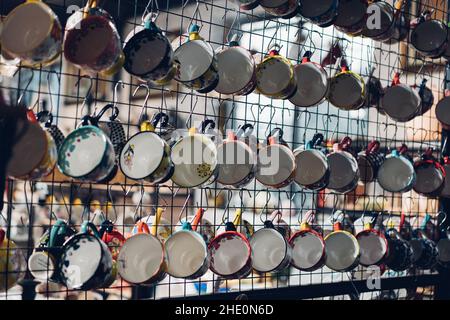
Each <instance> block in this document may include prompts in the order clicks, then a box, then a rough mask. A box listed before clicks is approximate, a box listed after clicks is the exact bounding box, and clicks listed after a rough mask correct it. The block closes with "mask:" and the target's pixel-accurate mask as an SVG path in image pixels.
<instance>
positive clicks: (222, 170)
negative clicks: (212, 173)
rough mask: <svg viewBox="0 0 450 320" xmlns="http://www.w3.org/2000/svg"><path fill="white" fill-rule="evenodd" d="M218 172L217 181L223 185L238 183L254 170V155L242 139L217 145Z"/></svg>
mask: <svg viewBox="0 0 450 320" xmlns="http://www.w3.org/2000/svg"><path fill="white" fill-rule="evenodd" d="M217 159H218V162H219V173H218V176H217V182H219V183H221V184H224V185H233V184H238V183H239V182H241V181H243V180H244V179H246V178H247V177H248V176H249V175H250V174H251V173H252V172H253V170H254V167H255V165H256V157H255V156H254V154H253V152H252V151H251V150H250V148H249V147H248V146H247V145H246V144H245V143H244V142H242V141H231V142H225V143H222V144H220V145H219V146H218V147H217Z"/></svg>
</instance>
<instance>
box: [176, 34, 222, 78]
mask: <svg viewBox="0 0 450 320" xmlns="http://www.w3.org/2000/svg"><path fill="white" fill-rule="evenodd" d="M187 39H189V37H187ZM196 41H200V42H203V43H204V44H205V45H207V46H208V49H210V50H211V52H210V53H211V61H210V63H209V65H208V67H207V68H206V70H204V72H203V73H202V74H201V75H199V76H198V77H196V78H193V79H187V80H182V79H180V78H179V77H178V76H177V72H175V75H174V79H175V80H176V81H178V82H181V83H183V84H185V83H191V82H195V81H197V80H199V79H201V78H203V77H204V75H205V74H207V73H208V72H209V71H210V70H211V67H212V66H214V64H217V57H216V53H215V51H214V49H213V47H212V46H211V44H210V43H209V42H208V41H205V40H203V39H197V40H189V41H187V42H185V43H182V44H181V45H180V46H179V47H178V48H176V49H175V51H174V52H173V57H174V59H175V56H176V54H177V51H178V53H179V52H181V50H183V49H186V47H185V45H188V44H189V43H194V42H196ZM183 47H184V48H183ZM180 65H181V63H180Z"/></svg>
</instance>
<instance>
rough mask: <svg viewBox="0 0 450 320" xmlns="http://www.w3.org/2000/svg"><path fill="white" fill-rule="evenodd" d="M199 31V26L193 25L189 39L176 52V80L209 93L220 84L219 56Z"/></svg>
mask: <svg viewBox="0 0 450 320" xmlns="http://www.w3.org/2000/svg"><path fill="white" fill-rule="evenodd" d="M199 31H200V27H199V26H198V25H195V24H194V25H191V26H190V28H189V38H188V39H187V40H186V42H185V43H183V44H182V45H181V46H180V47H178V48H177V49H176V50H175V52H174V63H175V66H176V72H175V80H176V81H178V82H180V83H182V84H184V85H185V86H186V87H188V88H190V89H194V90H196V91H197V92H200V93H208V92H211V91H212V90H214V89H215V88H216V86H217V84H218V82H219V73H218V66H217V56H216V54H215V52H214V49H213V48H212V47H211V45H210V44H209V43H208V42H206V41H205V40H204V39H203V38H202V37H201V36H200V35H199Z"/></svg>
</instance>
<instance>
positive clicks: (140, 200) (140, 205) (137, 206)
mask: <svg viewBox="0 0 450 320" xmlns="http://www.w3.org/2000/svg"><path fill="white" fill-rule="evenodd" d="M140 193H141V197H140V198H139V201H138V204H137V205H136V208H135V209H134V212H133V220H134V221H137V219H136V215H137V213H138V210H139V207H142V200H143V199H144V194H145V189H144V186H143V185H141V190H140Z"/></svg>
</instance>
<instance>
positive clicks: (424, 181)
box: [413, 148, 445, 197]
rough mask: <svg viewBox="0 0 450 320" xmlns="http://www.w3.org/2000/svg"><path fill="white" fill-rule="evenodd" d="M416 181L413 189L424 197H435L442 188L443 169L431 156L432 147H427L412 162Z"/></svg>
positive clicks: (443, 179)
mask: <svg viewBox="0 0 450 320" xmlns="http://www.w3.org/2000/svg"><path fill="white" fill-rule="evenodd" d="M414 171H415V172H416V182H415V183H414V187H413V189H414V191H415V192H417V193H419V194H421V195H424V196H426V197H437V196H438V195H440V193H441V190H442V189H443V188H444V181H445V169H444V167H443V166H442V165H441V164H440V163H439V161H437V160H436V159H435V158H434V157H433V149H432V148H428V149H427V150H426V151H425V152H424V153H423V154H422V155H421V157H420V158H419V159H417V160H416V161H415V162H414Z"/></svg>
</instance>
